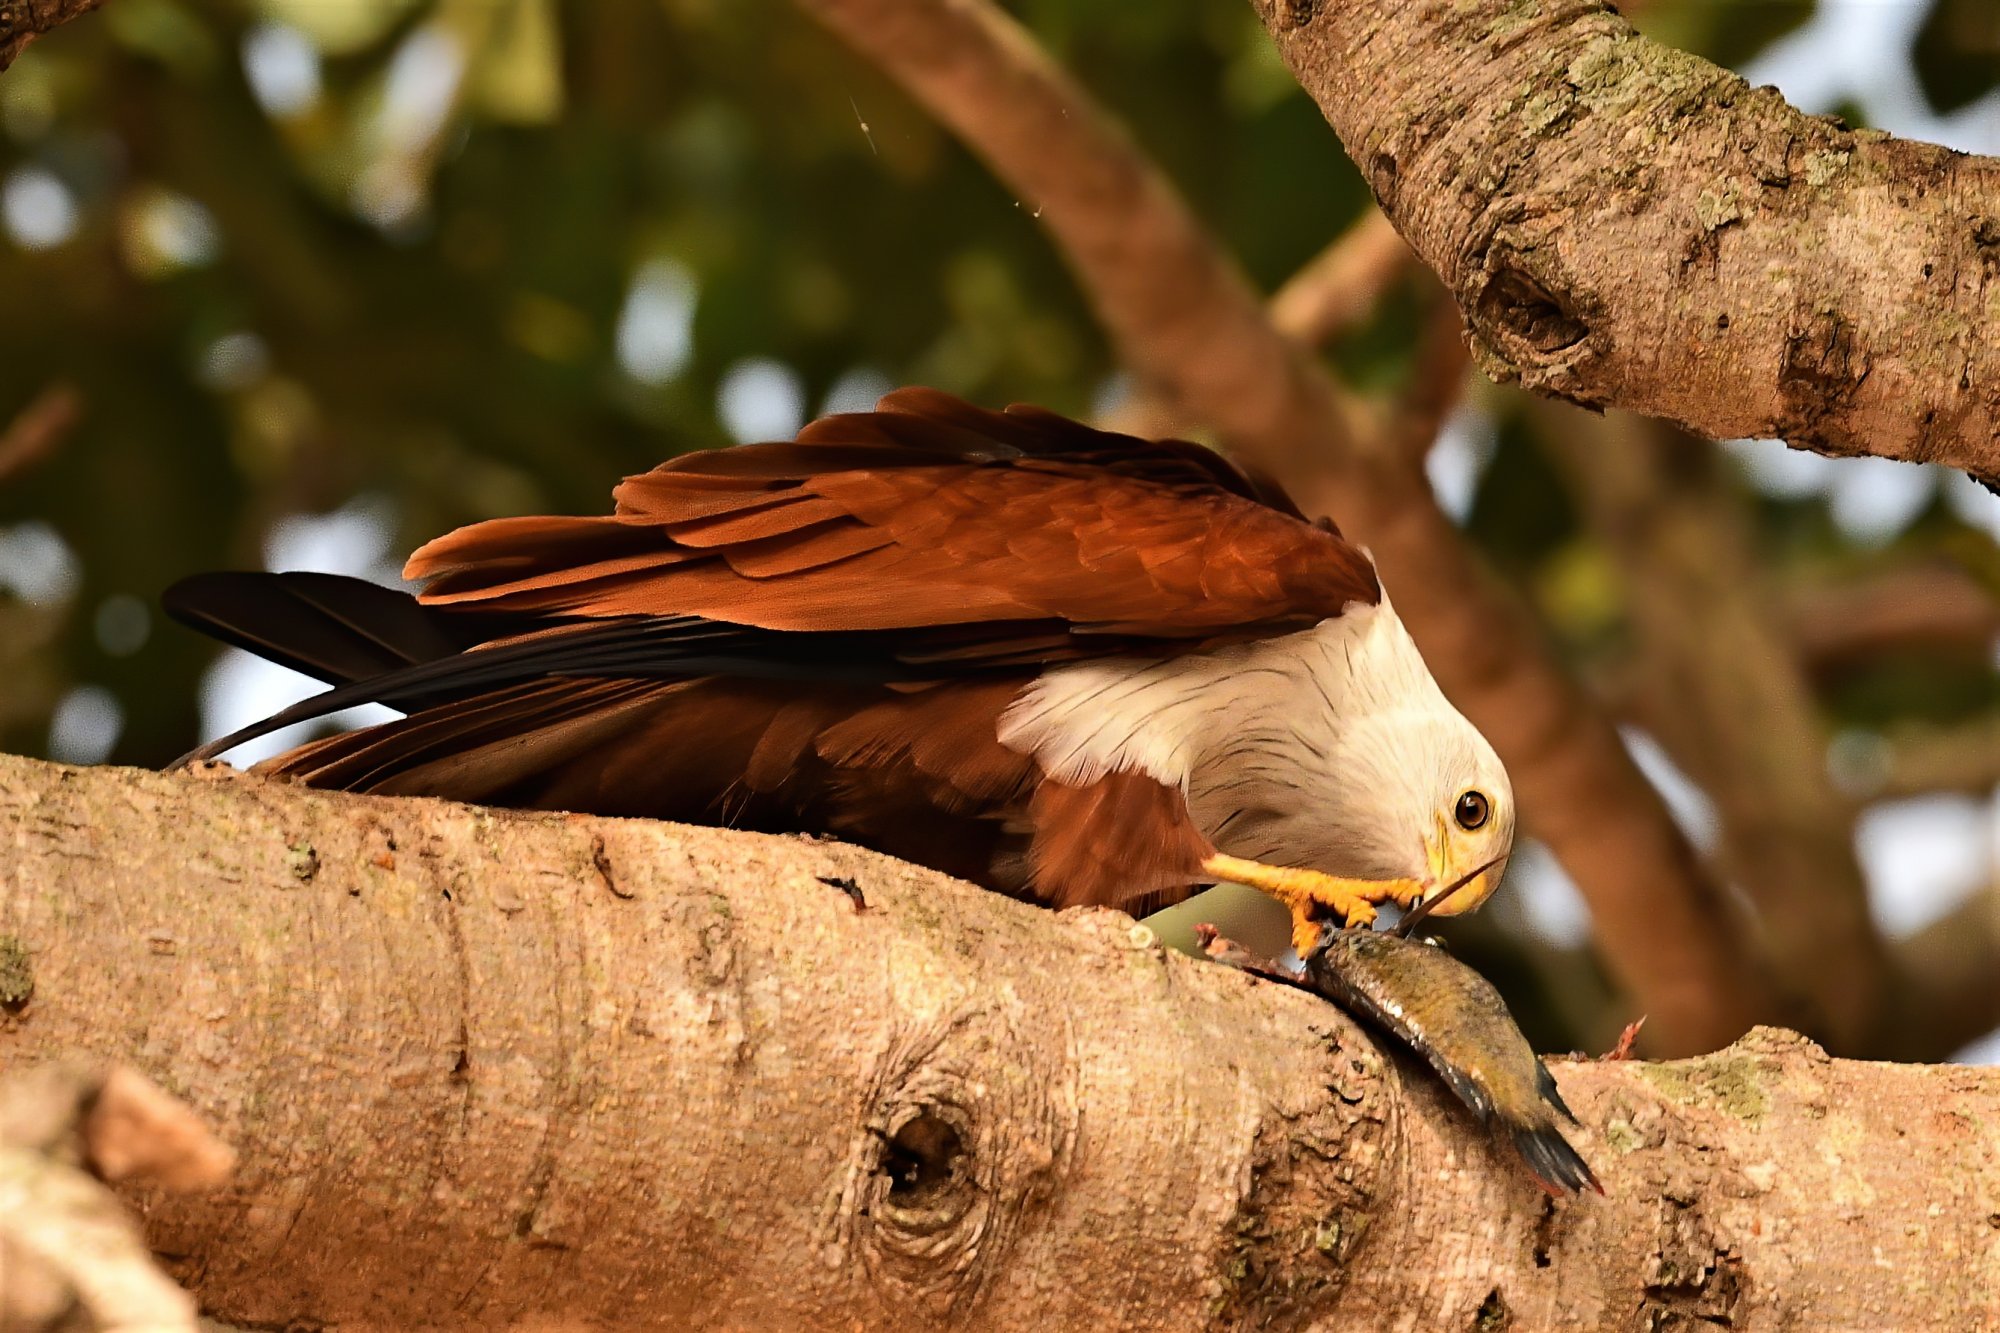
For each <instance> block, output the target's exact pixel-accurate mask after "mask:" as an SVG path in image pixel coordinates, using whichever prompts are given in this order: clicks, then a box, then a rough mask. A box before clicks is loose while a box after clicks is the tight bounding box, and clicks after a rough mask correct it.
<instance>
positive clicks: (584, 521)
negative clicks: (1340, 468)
mask: <svg viewBox="0 0 2000 1333" xmlns="http://www.w3.org/2000/svg"><path fill="white" fill-rule="evenodd" d="M616 495H617V502H618V510H617V512H616V513H615V514H613V515H609V516H605V517H600V518H567V519H546V518H544V519H501V520H495V521H493V522H490V523H482V524H477V525H474V526H473V527H470V528H466V529H462V530H460V531H458V532H455V533H452V534H450V535H448V536H446V537H443V538H440V539H439V540H437V541H434V542H432V543H430V544H429V545H428V546H426V547H424V548H423V549H422V550H420V551H418V552H417V553H416V555H414V556H413V557H411V560H410V564H409V566H408V569H407V571H406V572H407V574H408V575H409V576H410V577H411V578H415V579H422V580H425V581H426V583H427V588H426V592H425V594H424V600H425V601H426V602H427V603H429V604H432V605H437V606H450V607H466V608H480V609H490V610H496V611H514V612H530V613H558V614H563V615H578V616H625V615H699V616H704V617H707V618H709V619H714V620H722V621H727V622H730V623H733V624H742V625H751V626H757V627H761V628H766V629H776V630H829V629H841V630H857V629H868V630H915V629H925V630H927V629H931V628H934V627H936V626H941V625H968V624H983V623H990V622H1018V621H1049V620H1054V621H1058V622H1061V623H1064V624H1066V625H1068V626H1070V627H1071V628H1072V630H1074V631H1076V632H1079V633H1087V634H1121V635H1137V636H1142V637H1150V638H1156V639H1165V640H1183V641H1185V640H1205V639H1208V638H1212V637H1214V636H1216V635H1218V634H1232V635H1240V634H1242V633H1244V632H1246V631H1248V632H1252V633H1281V632H1285V631H1288V630H1291V629H1296V628H1299V627H1301V626H1303V625H1308V624H1313V623H1316V622H1318V621H1320V620H1324V619H1326V618H1328V617H1331V616H1336V615H1338V614H1340V612H1341V610H1342V609H1343V608H1344V607H1346V606H1348V605H1350V604H1352V603H1355V602H1362V603H1372V602H1375V601H1377V600H1379V598H1380V589H1379V586H1378V585H1377V583H1376V579H1375V573H1374V568H1373V566H1372V564H1371V563H1370V562H1369V560H1368V558H1367V556H1366V555H1365V554H1364V553H1362V552H1361V551H1359V550H1358V549H1357V548H1355V547H1354V546H1352V545H1350V544H1349V543H1348V542H1346V541H1345V540H1343V539H1342V538H1341V537H1340V536H1339V535H1338V534H1337V533H1335V532H1333V531H1331V530H1330V529H1328V528H1325V527H1321V526H1315V525H1312V524H1308V523H1306V522H1304V521H1303V520H1302V519H1300V518H1299V517H1298V514H1297V510H1296V509H1295V508H1293V507H1292V506H1291V504H1290V502H1289V501H1286V500H1284V499H1283V497H1282V496H1281V495H1278V494H1277V493H1275V492H1274V491H1272V490H1271V488H1269V487H1267V486H1264V485H1263V484H1262V483H1260V482H1258V481H1256V480H1255V479H1254V478H1251V477H1249V476H1247V475H1246V474H1244V473H1242V472H1240V471H1238V470H1237V469H1235V468H1233V467H1232V466H1231V465H1230V464H1229V463H1228V462H1227V461H1225V460H1224V459H1222V458H1221V457H1220V456H1218V455H1216V454H1214V453H1213V452H1212V451H1209V450H1206V449H1203V448H1201V447H1200V446H1198V445H1193V444H1187V443H1184V442H1179V441H1164V442H1157V443H1149V442H1145V441H1139V440H1135V439H1131V438H1129V437H1126V436H1118V435H1112V434H1108V433H1106V432H1102V431H1097V430H1093V429H1092V428H1090V427H1088V426H1084V425H1081V424H1080V423H1077V422H1073V421H1069V420H1067V419H1065V418H1062V417H1059V416H1056V415H1054V414H1053V413H1046V412H1042V411H1039V410H1034V409H1021V408H1013V409H1009V410H1008V411H1006V412H987V411H983V410H981V409H979V408H975V407H973V406H971V405H970V404H967V403H963V402H961V401H959V400H958V399H955V398H951V397H949V396H948V395H945V394H940V393H937V392H935V391H932V390H904V391H901V392H899V393H895V394H891V395H890V396H889V397H887V398H885V399H884V400H883V402H882V404H881V407H880V409H879V410H877V411H875V412H870V413H855V414H848V415H842V416H834V417H827V418H823V419H822V420H820V421H816V422H814V423H813V424H812V425H810V426H808V427H807V428H806V429H805V430H804V431H802V432H800V434H799V437H798V438H797V439H796V440H792V441H786V442H782V443H772V444H756V445H746V446H740V447H738V448H735V449H726V450H720V451H713V452H708V453H698V454H691V455H687V456H685V457H682V458H677V459H674V460H672V461H670V462H668V463H665V464H663V465H662V466H660V467H658V468H656V469H654V470H653V471H651V472H648V473H645V474H643V475H641V476H637V477H632V478H628V479H627V480H626V481H625V483H624V484H623V485H621V486H620V487H619V488H618V490H617V493H616ZM1002 637H1004V636H1002Z"/></svg>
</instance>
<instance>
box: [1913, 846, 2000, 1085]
mask: <svg viewBox="0 0 2000 1333" xmlns="http://www.w3.org/2000/svg"><path fill="white" fill-rule="evenodd" d="M1896 971H1897V981H1898V989H1897V995H1896V1010H1897V1018H1898V1020H1899V1021H1900V1022H1902V1023H1903V1024H1904V1025H1905V1026H1906V1028H1907V1030H1908V1036H1907V1040H1906V1042H1905V1043H1904V1052H1905V1054H1906V1055H1907V1056H1908V1058H1910V1059H1916V1060H1942V1059H1945V1058H1946V1057H1948V1056H1950V1055H1951V1054H1952V1053H1953V1052H1955V1051H1957V1050H1958V1049H1959V1048H1960V1047H1961V1046H1964V1045H1965V1044H1966V1043H1967V1042H1969V1041H1977V1040H1978V1039H1979V1038H1981V1037H1984V1036H1986V1035H1987V1034H1988V1033H1990V1032H1992V1031H1993V1029H1994V1028H1995V1027H1996V1026H2000V879H1996V880H1995V881H1994V882H1993V883H1992V884H1990V885H1988V886H1986V887H1985V888H1983V889H1981V890H1979V891H1978V892H1976V893H1974V894H1973V895H1972V897H1971V898H1970V899H1968V900H1967V901H1966V902H1964V903H1962V904H1960V905H1959V906H1958V907H1956V908H1954V909H1952V910H1951V911H1950V912H1948V913H1946V914H1945V915H1944V916H1942V917H1940V918H1939V919H1938V920H1936V921H1933V922H1932V923H1931V924H1930V925H1928V926H1925V927H1924V928H1923V929H1922V930H1920V931H1918V932H1917V933H1916V934H1915V935H1912V936H1911V937H1910V938H1909V939H1907V940H1904V941H1902V942H1901V943H1900V944H1898V945H1897V946H1896Z"/></svg>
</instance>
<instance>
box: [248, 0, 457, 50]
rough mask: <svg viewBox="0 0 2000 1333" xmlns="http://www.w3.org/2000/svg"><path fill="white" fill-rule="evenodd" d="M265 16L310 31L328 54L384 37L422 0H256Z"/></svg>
mask: <svg viewBox="0 0 2000 1333" xmlns="http://www.w3.org/2000/svg"><path fill="white" fill-rule="evenodd" d="M256 3H257V8H258V10H260V11H261V12H262V13H263V14H264V15H265V16H266V17H267V18H269V19H271V20H272V21H274V22H277V23H288V24H290V25H291V26H292V27H295V28H298V29H301V30H303V31H304V32H306V33H308V34H310V35H311V37H312V39H313V42H314V43H315V44H316V45H317V46H318V47H319V48H320V49H321V50H322V51H324V52H326V53H327V54H328V55H332V56H341V55H351V54H353V53H355V52H357V51H363V50H366V49H368V48H369V47H371V46H374V45H375V44H376V43H377V42H380V41H381V40H382V39H384V38H385V37H387V36H388V35H389V33H390V32H391V31H392V30H394V28H395V27H396V25H397V24H399V23H401V22H402V21H403V19H404V18H405V17H407V16H408V15H409V14H411V13H412V12H414V11H415V10H416V9H417V8H419V7H420V6H421V5H422V4H423V3H424V0H256Z"/></svg>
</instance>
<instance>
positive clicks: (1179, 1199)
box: [0, 758, 2000, 1329]
mask: <svg viewBox="0 0 2000 1333" xmlns="http://www.w3.org/2000/svg"><path fill="white" fill-rule="evenodd" d="M830 880H832V881H842V882H844V883H846V884H851V885H852V886H854V887H855V888H856V889H857V890H858V892H859V893H860V895H861V896H863V897H864V898H865V899H866V903H867V905H866V906H865V907H863V908H857V907H856V905H855V903H854V902H853V901H852V899H851V898H850V896H849V893H848V892H846V891H845V890H844V888H843V887H842V885H841V883H829V882H828V881H830ZM0 964H4V972H5V978H4V981H5V985H6V995H7V996H9V997H11V998H10V999H7V1000H6V1001H5V1002H4V1004H0V1065H5V1066H7V1067H10V1068H11V1067H17V1066H20V1065H24V1064H31V1063H38V1062H41V1061H44V1060H48V1059H51V1058H53V1057H56V1056H58V1055H62V1054H70V1053H76V1052H88V1053H94V1054H98V1055H106V1056H113V1057H116V1058H119V1059H123V1060H127V1061H130V1062H131V1063H133V1064H135V1065H137V1066H139V1067H140V1068H141V1069H143V1070H144V1071H145V1072H147V1073H148V1074H150V1075H151V1076H152V1077H154V1078H156V1079H158V1080H159V1081H160V1082H161V1083H163V1084H164V1085H165V1086H167V1087H168V1088H169V1089H170V1090H172V1091H174V1092H176V1093H178V1094H179V1095H181V1096H184V1097H185V1098H186V1099H187V1100H188V1101H190V1102H191V1103H192V1104H193V1105H194V1106H195V1107H196V1108H197V1109H198V1110H199V1111H200V1112H201V1113H202V1114H203V1116H204V1117H205V1118H206V1119H207V1120H208V1121H209V1122H210V1123H211V1124H212V1125H213V1126H215V1127H216V1128H217V1129H218V1130H219V1131H220V1132H221V1133H222V1134H223V1135H224V1136H225V1137H226V1138H227V1139H229V1140H230V1141H231V1142H232V1143H233V1144H234V1145H235V1146H236V1148H237V1149H238V1151H239V1153H240V1162H239V1167H238V1170H237V1172H236V1175H235V1177H234V1180H233V1183H232V1184H231V1185H230V1186H229V1188H228V1189H227V1190H225V1191H224V1192H222V1193H219V1194H216V1195H213V1196H209V1197H205V1198H198V1199H188V1198H176V1197H167V1196H143V1197H142V1203H143V1205H144V1210H145V1214H146V1218H147V1227H148V1234H149V1236H150V1238H151V1240H152V1242H153V1244H154V1245H155V1247H156V1248H157V1249H159V1250H160V1251H162V1252H163V1253H164V1254H165V1255H167V1256H168V1257H169V1260H170V1267H171V1269H172V1271H174V1272H175V1273H176V1275H177V1276H179V1277H181V1278H182V1279H183V1280H185V1281H187V1282H188V1283H189V1285H190V1286H191V1287H192V1288H193V1289H194V1290H195V1291H196V1292H197V1293H198V1295H199V1296H200V1298H201V1300H202V1302H203V1304H204V1306H205V1307H206V1308H207V1309H209V1310H210V1311H211V1312H213V1313H216V1314H219V1315H222V1316H224V1317H227V1318H231V1319H233V1320H236V1321H239V1322H245V1323H253V1324H257V1325H259V1326H267V1325H268V1326H281V1325H284V1324H287V1323H288V1322H290V1321H294V1320H315V1321H322V1322H326V1323H332V1324H340V1325H346V1326H353V1327H363V1326H377V1327H386V1326H392V1325H400V1326H418V1325H421V1326H425V1327H464V1328H472V1327H479V1328H492V1327H502V1326H508V1325H517V1326H518V1325H535V1326H540V1327H544V1328H546V1327H551V1326H554V1325H556V1324H558V1323H560V1324H562V1325H563V1326H566V1327H600V1326H608V1325H613V1324H616V1325H618V1326H622V1327H653V1328H690V1327H693V1328H737V1327H742V1328H748V1327H763V1328H790V1327H834V1326H839V1327H845V1326H855V1325H858V1326H870V1327H899V1326H900V1327H917V1326H935V1325H937V1324H939V1323H941V1322H942V1321H944V1320H945V1319H946V1318H947V1317H949V1318H950V1320H951V1322H952V1325H953V1326H954V1327H959V1328H973V1329H978V1328H1017V1327H1021V1326H1025V1325H1031V1324H1032V1325H1035V1326H1041V1327H1089V1328H1195V1327H1204V1326H1207V1327H1231V1326H1258V1327H1276V1328H1287V1327H1304V1326H1308V1325H1315V1324H1318V1325H1324V1326H1336V1325H1337V1326H1340V1327H1368V1328H1407V1329H1435V1328H1497V1327H1503V1326H1506V1327H1513V1328H1518V1329H1531V1328H1546V1327H1553V1326H1557V1325H1574V1326H1580V1327H1591V1328H1608V1327H1634V1328H1641V1327H1659V1326H1661V1325H1662V1324H1664V1323H1667V1322H1672V1321H1676V1320H1692V1319H1700V1318H1706V1319H1710V1320H1714V1321H1721V1322H1731V1323H1733V1324H1734V1325H1735V1326H1739V1327H1742V1326H1774V1325H1776V1324H1778V1323H1783V1324H1785V1325H1786V1326H1790V1327H1802V1328H1816V1329H1836V1328H1857V1329H1858V1328H1871V1329H1872V1328H1918V1327H1953V1328H1971V1327H1990V1326H1994V1325H1995V1323H1996V1311H2000V1262H1996V1255H2000V1212H1996V1211H1995V1210H1996V1208H2000V1138H1996V1131H1995V1129H1994V1126H1996V1125H2000V1074H1996V1073H1995V1072H1992V1071H1987V1070H1978V1069H1962V1068H1943V1069H1940V1068H1921V1067H1895V1066H1883V1065H1868V1064H1854V1063H1848V1062H1845V1061H1837V1060H1829V1059H1827V1058H1826V1057H1825V1056H1824V1055H1823V1054H1822V1053H1821V1052H1819V1051H1818V1050H1817V1049H1816V1048H1814V1047H1812V1046H1810V1045H1809V1044H1807V1043H1804V1042H1802V1041H1800V1040H1798V1039H1796V1038H1792V1037H1789V1036H1787V1035H1785V1034H1782V1033H1777V1032H1773V1031H1769V1030H1760V1031H1759V1032H1757V1033H1754V1034H1752V1036H1751V1037H1749V1038H1746V1039H1745V1040H1744V1041H1743V1042H1740V1043H1738V1044H1737V1045H1736V1046H1734V1047H1731V1048H1730V1049H1729V1050H1727V1051H1724V1052H1722V1053H1720V1054H1717V1055H1714V1056H1710V1057H1706V1058H1704V1059H1699V1060H1693V1061H1682V1062H1677V1063H1672V1064H1660V1065H1649V1064H1596V1063H1588V1062H1586V1063H1563V1064H1560V1065H1558V1076H1559V1078H1560V1079H1561V1081H1562V1085H1563V1091H1564V1095H1565V1096H1566V1097H1568V1099H1569V1100H1570V1101H1571V1103H1572V1104H1574V1105H1575V1107H1576V1109H1577V1111H1578V1112H1579V1114H1580V1115H1581V1116H1582V1118H1583V1122H1584V1127H1583V1128H1582V1129H1581V1130H1579V1131H1576V1140H1577V1143H1578V1146H1579V1147H1580V1148H1581V1149H1582V1151H1583V1152H1584V1153H1585V1155H1586V1156H1587V1157H1588V1158H1589V1159H1590V1161H1591V1162H1592V1164H1593V1165H1594V1166H1595V1167H1596V1169H1597V1170H1598V1172H1599V1174H1600V1175H1602V1177H1603V1178H1604V1183H1605V1188H1606V1190H1607V1193H1606V1195H1605V1196H1604V1197H1602V1198H1598V1197H1595V1196H1586V1197H1583V1198H1579V1199H1574V1200H1570V1199H1565V1200H1562V1201H1550V1200H1547V1199H1545V1198H1543V1196H1542V1195H1540V1194H1539V1193H1538V1192H1537V1191H1536V1189H1535V1188H1534V1186H1533V1185H1532V1184H1531V1183H1530V1182H1529V1180H1528V1178H1527V1176H1526V1174H1525V1173H1524V1172H1523V1171H1522V1170H1521V1168H1520V1166H1519V1164H1518V1163H1517V1162H1516V1161H1515V1160H1513V1159H1512V1157H1511V1156H1509V1155H1508V1154H1506V1153H1504V1152H1501V1151H1499V1150H1496V1149H1495V1148H1493V1147H1492V1146H1491V1145H1490V1144H1489V1143H1488V1142H1487V1140H1485V1139H1484V1138H1483V1137H1482V1136H1481V1135H1480V1134H1479V1133H1478V1132H1477V1131H1476V1130H1475V1129H1474V1128H1473V1127H1472V1126H1471V1125H1470V1123H1469V1121H1468V1120H1467V1119H1466V1118H1465V1117H1464V1116H1463V1115H1462V1114H1461V1113H1460V1112H1459V1111H1458V1110H1457V1109H1456V1108H1455V1106H1452V1105H1449V1104H1447V1102H1446V1101H1445V1100H1444V1098H1443V1096H1442V1094H1441V1092H1440V1091H1439V1089H1438V1088H1437V1087H1436V1086H1435V1084H1434V1082H1433V1080H1432V1079H1431V1078H1430V1077H1428V1076H1427V1075H1425V1074H1423V1073H1422V1072H1421V1071H1420V1070H1418V1069H1417V1068H1416V1067H1414V1066H1413V1065H1412V1064H1410V1063H1409V1062H1407V1061H1403V1060H1401V1059H1394V1058H1390V1059H1385V1058H1384V1056H1383V1055H1382V1054H1381V1053H1380V1052H1379V1051H1378V1049H1377V1048H1376V1047H1375V1046H1374V1045H1373V1044H1372V1043H1371V1042H1370V1041H1369V1040H1368V1039H1367V1038H1366V1037H1365V1036H1364V1035H1363V1034H1362V1033H1361V1032H1360V1031H1359V1030H1358V1029H1357V1028H1356V1027H1355V1026H1354V1025H1353V1024H1352V1023H1351V1022H1349V1021H1348V1020H1347V1019H1346V1018H1345V1017H1344V1016H1342V1015H1341V1014H1340V1013H1339V1012H1337V1011H1336V1010H1334V1009H1333V1008H1331V1007H1330V1006H1328V1005H1326V1004H1324V1003H1322V1002H1321V1001H1319V1000H1316V999H1314V998H1313V997H1311V996H1309V995H1306V994H1304V993H1302V992H1299V991H1296V990H1293V989H1290V988H1287V987H1284V986H1279V985H1274V984H1270V983H1266V982H1260V981H1257V980H1253V979H1252V978H1250V977H1248V976H1245V975H1243V974H1240V973H1236V972H1232V971H1229V970H1226V969H1224V968H1221V967H1218V966H1214V965H1211V964H1206V963H1202V962H1198V961H1195V960H1192V959H1188V958H1185V957H1182V956H1179V955H1174V954H1166V953H1163V952H1162V951H1161V950H1160V949H1158V948H1157V947H1155V946H1154V945H1153V943H1152V942H1151V939H1150V934H1149V932H1147V931H1145V930H1143V929H1139V928H1135V927H1134V926H1133V925H1132V923H1131V922H1129V921H1128V920H1127V919H1126V918H1124V917H1122V916H1120V915H1118V914H1115V913H1110V912H1092V913H1082V914H1071V915H1067V916H1054V915H1050V914H1048V913H1045V912H1042V911H1039V910H1037V909H1035V908H1032V907H1027V906H1023V905H1021V904H1017V903H1012V902H1009V901H1006V900H1004V899H1001V898H999V897H997V896H994V895H990V894H986V893H982V892H979V891H977V890H974V889H970V888H967V887H965V886H962V885H958V884H955V883H953V882H951V881H948V880H945V879H943V878H941V877H940V876H937V875H935V874H932V873H929V872H926V871H922V870H918V869H915V868H912V867H909V866H906V865H902V864H900V863H897V862H894V861H891V860H889V859H887V858H884V857H880V856H876V855H872V854H869V853H866V852H861V851H858V850H855V849H852V848H849V847H845V846H841V845H838V844H833V843H821V842H813V841H809V840H805V839H791V838H767V837H759V836H754V835H749V834H738V833H731V832H726V831H717V830H707V829H690V828H681V827H676V826H671V825H663V824H653V823H646V822H641V821H623V820H607V819H592V818H583V817H572V816H564V815H548V814H510V813H501V812H493V811H485V810H477V809H470V808H466V807H462V806H454V805H449V804H444V803H440V802H435V801H415V800H393V799H384V798H367V797H353V796H339V795H327V794H322V793H315V792H308V791H303V790H299V789H296V788H290V787H284V786H278V785H273V784H268V783H264V782H261V781H257V780H253V779H235V778H232V779H227V780H212V781H200V780H197V779H193V778H185V777H166V776H160V775H155V774H148V773H139V772H130V771H114V770H77V769H67V768H61V767H58V766H55V765H49V764H43V763H38V762H35V761H30V760H23V759H11V758H0ZM1509 1321H1511V1322H1509Z"/></svg>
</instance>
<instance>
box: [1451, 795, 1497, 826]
mask: <svg viewBox="0 0 2000 1333" xmlns="http://www.w3.org/2000/svg"><path fill="white" fill-rule="evenodd" d="M1452 813H1453V814H1454V815H1456V816H1457V817H1458V826H1459V827H1460V828H1462V829H1464V830H1465V831H1466V832H1467V833H1470V832H1472V830H1474V829H1476V828H1478V827H1480V826H1481V825H1483V824H1484V823H1485V822H1486V820H1487V817H1488V816H1490V815H1491V814H1492V813H1493V804H1492V802H1490V801H1488V800H1487V799H1486V793H1485V792H1483V791H1469V792H1466V793H1465V794H1464V795H1462V796H1460V797H1459V798H1458V805H1457V806H1456V807H1454V808H1453V810H1452Z"/></svg>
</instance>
